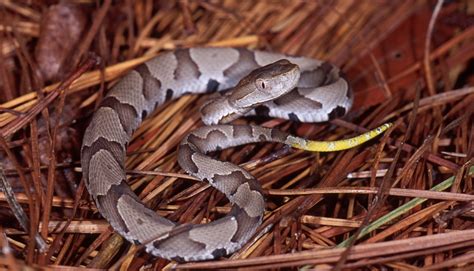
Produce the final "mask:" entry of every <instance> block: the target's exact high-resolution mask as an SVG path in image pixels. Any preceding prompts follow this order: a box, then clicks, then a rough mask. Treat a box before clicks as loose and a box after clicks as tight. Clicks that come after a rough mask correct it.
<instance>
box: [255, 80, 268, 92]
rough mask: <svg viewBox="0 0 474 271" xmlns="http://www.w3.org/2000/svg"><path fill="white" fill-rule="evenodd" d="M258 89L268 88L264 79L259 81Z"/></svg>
mask: <svg viewBox="0 0 474 271" xmlns="http://www.w3.org/2000/svg"><path fill="white" fill-rule="evenodd" d="M256 83H257V88H259V89H262V90H265V89H266V88H267V84H266V83H265V80H263V79H257V82H256Z"/></svg>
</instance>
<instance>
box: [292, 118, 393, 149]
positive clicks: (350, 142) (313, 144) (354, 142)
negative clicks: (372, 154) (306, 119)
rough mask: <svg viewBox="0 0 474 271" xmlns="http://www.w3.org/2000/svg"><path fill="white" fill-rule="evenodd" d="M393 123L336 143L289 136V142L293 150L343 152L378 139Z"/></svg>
mask: <svg viewBox="0 0 474 271" xmlns="http://www.w3.org/2000/svg"><path fill="white" fill-rule="evenodd" d="M392 125H393V124H392V123H385V124H383V125H381V126H379V127H377V128H375V129H373V130H370V131H368V132H366V133H363V134H361V135H358V136H356V137H352V138H348V139H342V140H336V141H313V140H307V139H303V138H300V137H294V136H289V137H288V139H287V142H288V144H289V145H290V146H292V147H293V148H297V149H301V150H306V151H313V152H333V151H342V150H347V149H351V148H354V147H357V146H359V145H362V144H364V143H365V142H367V141H369V140H371V139H373V138H375V137H377V136H378V135H380V134H381V133H383V132H385V131H386V130H387V129H388V128H390V127H391V126H392Z"/></svg>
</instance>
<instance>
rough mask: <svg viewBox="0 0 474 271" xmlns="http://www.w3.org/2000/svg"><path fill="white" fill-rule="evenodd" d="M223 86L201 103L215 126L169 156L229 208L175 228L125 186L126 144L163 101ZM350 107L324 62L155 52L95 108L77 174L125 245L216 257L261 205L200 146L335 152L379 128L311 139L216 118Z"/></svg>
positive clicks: (249, 179) (321, 116)
mask: <svg viewBox="0 0 474 271" xmlns="http://www.w3.org/2000/svg"><path fill="white" fill-rule="evenodd" d="M282 59H285V60H282ZM230 88H234V89H235V91H234V92H232V93H227V92H225V94H222V95H220V96H219V97H218V98H216V99H215V100H213V101H211V102H209V103H207V104H206V105H204V107H203V108H202V113H203V115H204V117H203V121H204V122H205V123H206V124H217V123H219V124H218V125H212V126H203V127H201V128H199V129H197V130H195V131H193V132H191V133H190V134H188V135H187V136H186V137H185V138H184V139H183V141H182V142H181V144H180V145H179V152H178V162H179V164H180V165H181V167H182V168H183V169H184V170H185V171H186V172H188V173H189V174H190V175H192V176H195V177H197V178H199V179H201V180H204V181H207V182H209V183H210V184H211V185H212V186H213V187H214V188H216V189H218V190H219V191H221V192H222V193H224V194H225V195H226V196H227V197H228V198H229V201H230V202H231V203H232V210H231V212H230V213H229V214H228V215H226V216H225V217H223V218H221V219H218V220H216V221H213V222H211V223H208V224H202V225H191V224H184V225H178V224H176V223H175V222H172V221H170V220H168V219H166V218H164V217H161V216H159V215H157V214H156V213H155V212H154V211H153V210H151V209H149V208H147V207H146V206H144V205H143V203H142V202H141V201H140V200H139V199H138V197H137V196H136V195H135V194H134V193H133V192H132V190H131V189H130V188H129V186H128V185H127V183H126V179H127V178H126V174H125V168H124V164H125V154H126V148H127V144H128V142H129V141H130V139H131V136H132V133H133V132H134V130H135V129H136V128H137V127H138V126H139V125H140V123H141V121H142V119H143V118H144V117H145V116H147V115H149V114H150V113H151V112H152V111H153V110H154V109H155V108H157V107H158V106H160V105H162V104H163V103H165V102H166V101H169V100H173V99H176V98H178V97H180V96H182V95H184V94H187V93H195V94H196V93H204V92H214V91H221V90H226V89H230ZM351 104H352V93H351V90H350V87H349V84H348V83H347V81H346V80H345V79H344V78H343V77H342V76H341V75H340V72H339V69H337V68H336V67H334V66H332V65H331V64H329V63H327V62H323V61H319V60H315V59H311V58H305V57H291V56H287V55H283V54H278V53H270V52H264V51H252V50H248V49H243V48H189V49H178V50H175V51H172V52H166V53H162V54H160V55H159V56H157V57H155V58H154V59H152V60H150V61H148V62H146V63H144V64H142V65H140V66H138V67H137V68H135V69H134V70H132V71H131V72H129V73H128V74H127V75H125V76H124V77H123V78H122V79H121V80H120V81H119V82H118V84H117V85H115V86H114V87H113V88H112V89H111V90H110V92H109V93H108V94H107V96H106V97H105V98H104V99H103V101H102V103H101V105H100V107H99V108H98V109H97V111H96V112H95V113H94V115H93V117H92V120H91V122H90V124H89V126H88V127H87V129H86V132H85V134H84V138H83V144H82V150H81V155H82V157H81V160H82V161H81V162H82V169H83V176H84V179H85V182H86V185H87V188H88V191H89V193H90V194H91V196H92V198H93V200H94V201H95V203H96V205H97V208H98V210H99V211H100V213H101V214H102V215H103V216H104V217H105V218H106V219H107V220H108V221H109V222H110V224H111V225H112V227H113V228H114V229H115V231H117V232H118V233H119V234H121V235H122V236H124V237H125V238H126V239H127V240H129V241H130V242H133V243H135V244H137V245H143V246H145V248H146V251H147V252H149V253H151V254H153V255H155V256H158V257H162V258H166V259H171V260H177V261H198V260H209V259H215V258H218V257H220V256H222V255H227V254H231V253H233V252H234V251H236V250H237V249H239V248H240V247H242V245H244V244H245V243H246V242H248V240H249V239H250V238H251V237H252V236H253V235H254V234H255V231H256V229H257V227H258V226H259V225H260V224H261V223H262V217H263V214H264V209H265V208H264V207H265V203H264V198H263V195H262V192H261V188H260V185H259V184H258V182H257V181H256V180H255V178H254V177H253V176H252V175H251V174H249V173H248V172H247V171H245V170H244V169H242V168H240V167H238V166H236V165H234V164H232V163H229V162H222V161H218V160H215V159H213V158H211V157H209V156H207V155H206V153H207V152H210V151H214V150H220V149H225V148H229V147H233V146H238V145H242V144H247V143H252V142H263V141H272V142H281V143H284V144H288V145H290V146H293V147H296V148H301V149H306V150H313V151H335V150H341V149H347V148H350V147H353V146H355V145H358V144H360V143H362V142H365V141H367V140H368V139H370V138H373V137H374V136H376V135H378V134H380V133H381V132H383V130H385V129H386V128H388V125H384V126H381V127H379V128H377V129H376V130H373V131H371V132H369V133H366V134H363V135H361V136H359V137H356V138H352V139H346V140H341V141H334V142H316V141H309V140H305V139H302V138H298V137H294V136H291V135H288V134H286V133H284V132H281V131H279V130H276V129H269V128H263V127H259V126H245V125H243V126H237V125H228V124H227V125H226V124H220V123H224V122H228V121H231V120H233V119H235V118H237V117H239V116H241V115H249V114H259V115H265V116H271V117H277V118H286V119H290V120H295V121H301V122H321V121H327V120H329V119H332V118H335V117H339V116H342V115H344V114H345V113H346V112H347V111H348V110H349V108H350V106H351Z"/></svg>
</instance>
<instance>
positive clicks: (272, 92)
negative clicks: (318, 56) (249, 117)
mask: <svg viewBox="0 0 474 271" xmlns="http://www.w3.org/2000/svg"><path fill="white" fill-rule="evenodd" d="M299 79H300V69H299V67H298V65H296V64H293V63H291V62H290V61H288V60H287V59H281V60H278V61H276V62H273V63H271V64H268V65H266V66H263V67H260V68H258V69H255V70H253V71H252V72H251V73H250V74H249V75H247V76H246V77H244V78H243V79H242V80H240V82H239V83H238V84H237V86H235V87H234V90H233V93H232V94H231V95H230V97H229V102H230V104H232V105H233V106H235V107H236V108H238V109H247V108H248V110H250V109H252V108H254V107H256V106H258V105H260V104H262V103H265V102H268V101H271V100H274V99H276V98H278V97H280V96H282V95H284V94H286V93H288V92H290V91H291V90H292V89H294V88H295V87H296V85H297V84H298V80H299Z"/></svg>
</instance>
